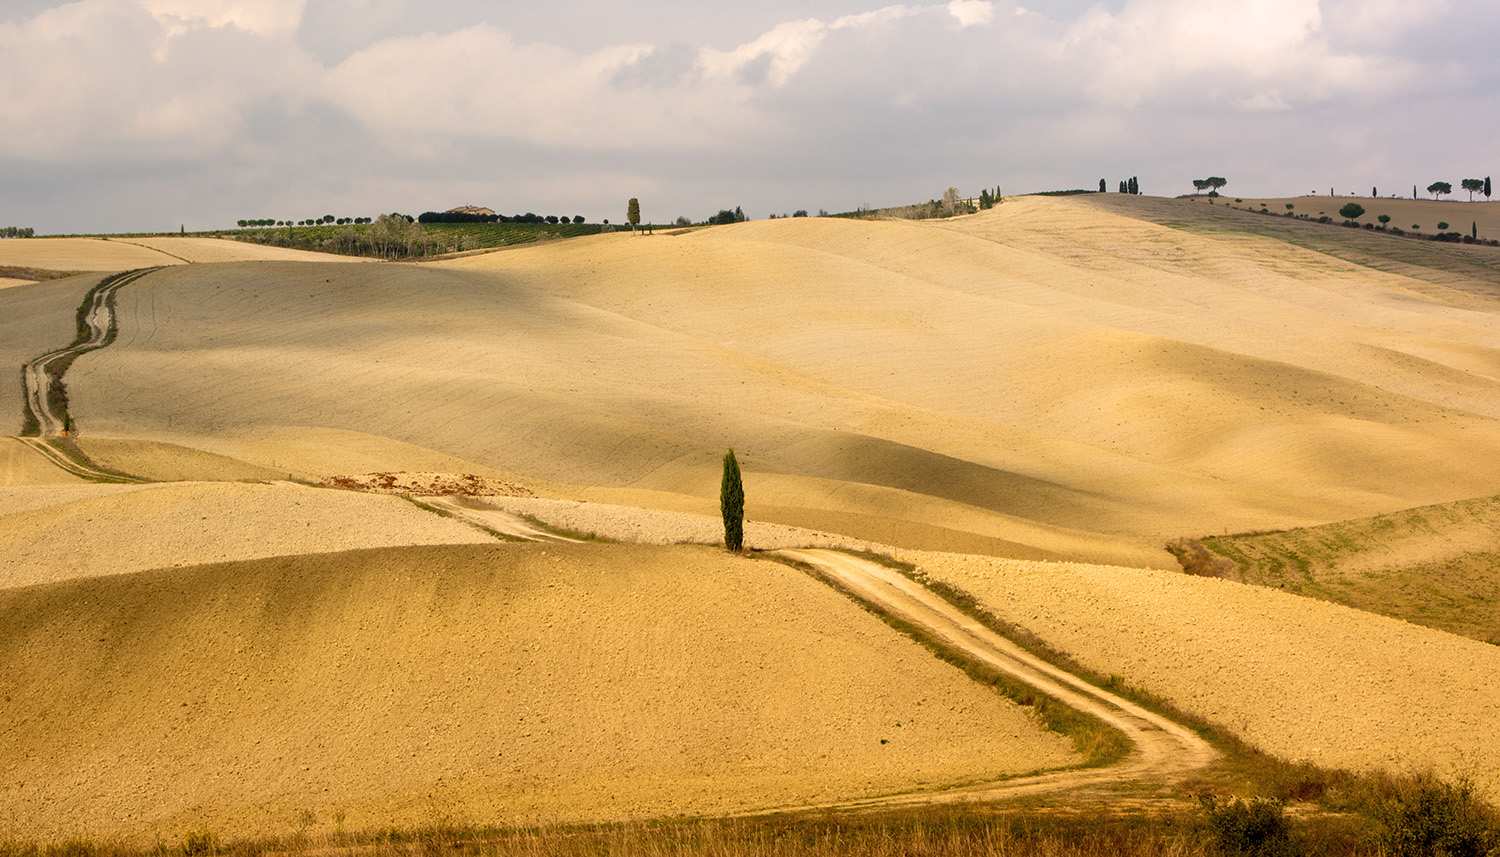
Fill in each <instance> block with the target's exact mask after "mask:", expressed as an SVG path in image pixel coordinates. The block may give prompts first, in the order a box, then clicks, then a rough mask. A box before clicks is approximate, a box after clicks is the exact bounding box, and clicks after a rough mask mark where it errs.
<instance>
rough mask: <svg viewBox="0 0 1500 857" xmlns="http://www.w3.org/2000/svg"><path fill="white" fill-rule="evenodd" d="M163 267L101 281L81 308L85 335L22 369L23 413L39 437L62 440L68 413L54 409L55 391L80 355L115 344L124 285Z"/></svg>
mask: <svg viewBox="0 0 1500 857" xmlns="http://www.w3.org/2000/svg"><path fill="white" fill-rule="evenodd" d="M159 270H161V268H159V267H158V268H140V269H137V270H134V271H125V272H123V273H119V274H112V275H110V276H108V277H105V278H104V279H102V280H100V281H99V284H98V285H97V286H94V287H93V288H92V289H89V291H88V293H87V294H86V295H84V297H83V301H84V307H83V308H81V318H80V319H79V323H80V328H82V327H87V328H88V333H87V335H84V334H83V332H82V331H81V330H80V335H79V338H78V339H76V340H74V342H73V343H72V344H71V345H68V346H66V347H63V348H59V349H57V350H55V351H49V352H47V353H46V354H43V355H42V356H40V357H36V358H34V359H32V360H29V361H27V363H26V364H25V365H24V366H22V367H21V384H22V387H23V388H24V391H25V400H24V405H23V409H24V413H23V415H22V416H23V418H25V420H26V422H27V423H32V422H35V424H36V425H37V426H38V429H37V434H36V436H37V437H60V436H62V435H63V433H64V432H65V431H66V428H67V414H66V412H63V411H62V410H61V409H58V410H54V409H53V407H52V391H53V390H54V389H57V388H58V387H59V386H60V385H61V384H62V376H63V373H65V372H66V371H67V370H68V367H69V366H70V365H71V364H72V362H73V360H74V358H76V357H78V356H79V355H80V354H87V353H88V352H90V351H97V350H99V349H100V348H103V347H105V346H107V345H109V344H110V343H112V342H114V341H115V334H116V330H117V329H116V326H115V319H116V316H115V292H117V291H119V290H120V288H121V287H122V286H125V285H128V284H130V283H133V282H135V281H136V280H139V279H140V278H141V277H144V276H145V275H147V274H149V273H151V272H152V271H159Z"/></svg>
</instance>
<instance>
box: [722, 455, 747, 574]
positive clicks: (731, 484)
mask: <svg viewBox="0 0 1500 857" xmlns="http://www.w3.org/2000/svg"><path fill="white" fill-rule="evenodd" d="M719 510H720V511H721V512H722V513H723V515H724V547H725V548H726V549H727V550H731V551H739V550H741V549H743V548H744V546H745V486H744V484H743V483H742V482H741V481H740V464H739V462H738V461H735V460H734V450H732V449H731V450H729V451H728V452H726V453H724V481H723V482H721V483H720V484H719Z"/></svg>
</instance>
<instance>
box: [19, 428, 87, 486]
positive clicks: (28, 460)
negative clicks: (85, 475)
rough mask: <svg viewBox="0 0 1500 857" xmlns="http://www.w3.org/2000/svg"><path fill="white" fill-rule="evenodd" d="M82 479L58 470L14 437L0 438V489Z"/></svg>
mask: <svg viewBox="0 0 1500 857" xmlns="http://www.w3.org/2000/svg"><path fill="white" fill-rule="evenodd" d="M82 481H83V480H81V479H79V478H78V477H76V476H73V475H71V474H68V473H64V472H63V471H61V470H59V469H58V468H57V467H55V466H54V465H53V464H52V462H50V461H48V460H47V459H46V458H43V457H42V456H41V455H40V454H38V453H37V452H36V451H35V450H33V449H32V448H30V447H28V446H26V445H25V444H23V443H21V442H20V441H18V440H16V439H15V438H9V437H6V438H0V490H4V489H6V488H14V487H16V486H20V485H68V484H80V483H81V482H82Z"/></svg>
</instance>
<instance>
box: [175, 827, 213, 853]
mask: <svg viewBox="0 0 1500 857" xmlns="http://www.w3.org/2000/svg"><path fill="white" fill-rule="evenodd" d="M220 848H221V846H220V844H219V835H218V834H217V833H214V832H213V831H212V830H198V831H194V832H192V833H189V834H188V835H186V836H184V837H182V853H183V857H200V855H204V854H218V853H219V850H220Z"/></svg>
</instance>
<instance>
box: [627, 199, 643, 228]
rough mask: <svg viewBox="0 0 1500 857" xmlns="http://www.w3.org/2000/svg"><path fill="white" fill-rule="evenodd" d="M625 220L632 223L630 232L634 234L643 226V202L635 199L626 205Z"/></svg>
mask: <svg viewBox="0 0 1500 857" xmlns="http://www.w3.org/2000/svg"><path fill="white" fill-rule="evenodd" d="M625 219H626V220H627V221H629V223H630V231H631V232H634V231H635V228H636V227H637V226H640V225H641V201H640V200H638V199H636V198H635V197H633V196H632V197H631V198H630V202H627V203H626V204H625Z"/></svg>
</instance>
